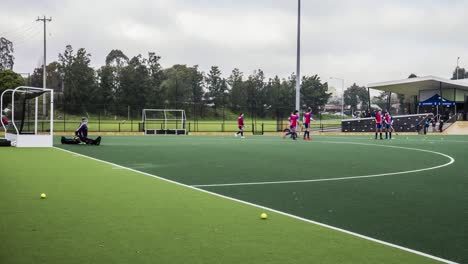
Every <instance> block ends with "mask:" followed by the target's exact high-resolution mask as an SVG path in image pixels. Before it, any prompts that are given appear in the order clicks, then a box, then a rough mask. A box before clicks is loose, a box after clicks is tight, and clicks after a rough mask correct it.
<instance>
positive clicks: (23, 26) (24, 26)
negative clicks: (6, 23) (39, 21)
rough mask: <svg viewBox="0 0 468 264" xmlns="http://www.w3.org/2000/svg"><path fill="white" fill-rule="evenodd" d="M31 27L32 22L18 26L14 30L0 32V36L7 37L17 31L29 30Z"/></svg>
mask: <svg viewBox="0 0 468 264" xmlns="http://www.w3.org/2000/svg"><path fill="white" fill-rule="evenodd" d="M32 26H34V22H29V23H24V24H22V25H21V26H18V27H16V28H13V29H10V30H6V31H2V32H0V35H7V34H13V33H15V32H18V31H24V29H25V28H29V27H32Z"/></svg>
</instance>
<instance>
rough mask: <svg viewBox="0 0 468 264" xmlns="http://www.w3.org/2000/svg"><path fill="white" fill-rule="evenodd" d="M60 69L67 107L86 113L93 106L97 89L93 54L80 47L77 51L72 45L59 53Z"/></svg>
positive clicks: (72, 110)
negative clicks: (94, 93)
mask: <svg viewBox="0 0 468 264" xmlns="http://www.w3.org/2000/svg"><path fill="white" fill-rule="evenodd" d="M59 62H60V71H61V73H62V74H63V82H64V98H65V102H66V106H65V107H66V109H67V111H69V112H72V113H76V114H85V113H86V112H88V111H93V110H96V109H94V108H93V106H94V105H93V103H94V102H93V99H94V96H93V92H94V91H95V90H96V73H95V71H94V69H93V68H91V66H90V64H91V54H89V53H87V52H86V50H85V49H83V48H80V49H78V51H77V52H76V53H75V52H74V50H73V47H72V46H71V45H68V46H66V48H65V51H64V53H61V54H59Z"/></svg>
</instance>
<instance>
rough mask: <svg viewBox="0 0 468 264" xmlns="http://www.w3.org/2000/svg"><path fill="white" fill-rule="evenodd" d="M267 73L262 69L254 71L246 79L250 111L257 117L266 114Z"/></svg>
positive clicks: (247, 100)
mask: <svg viewBox="0 0 468 264" xmlns="http://www.w3.org/2000/svg"><path fill="white" fill-rule="evenodd" d="M264 88H265V74H264V73H263V71H262V70H261V69H259V70H256V71H254V73H253V74H251V75H249V77H248V78H247V80H246V81H245V89H246V95H247V98H246V102H247V107H248V112H249V113H250V115H251V116H252V117H253V118H255V117H257V116H260V117H262V116H264V110H265V104H264V103H265V94H264V92H265V90H264Z"/></svg>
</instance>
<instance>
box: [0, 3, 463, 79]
mask: <svg viewBox="0 0 468 264" xmlns="http://www.w3.org/2000/svg"><path fill="white" fill-rule="evenodd" d="M302 5H303V12H302V15H303V17H302V18H303V21H302V22H303V24H302V36H303V38H302V74H303V75H312V74H318V75H319V76H320V77H321V78H322V79H324V80H326V81H328V79H329V78H330V77H331V76H335V77H340V78H344V79H345V80H346V86H349V85H351V84H352V83H353V82H356V83H358V84H359V85H367V84H368V83H372V82H380V81H388V80H395V79H403V78H406V77H408V75H409V74H410V73H416V74H417V75H419V76H423V75H436V76H441V77H447V78H449V77H450V74H451V72H452V71H453V70H454V68H455V66H456V62H457V57H458V56H460V57H461V59H460V66H461V67H468V16H467V15H466V10H468V0H432V1H429V0H427V1H425V0H412V1H407V0H401V1H400V0H380V1H374V0H356V1H354V0H353V1H352V0H349V1H348V0H340V1H338V0H327V1H324V0H321V1H316V0H306V1H303V4H302ZM1 6H2V8H1V9H0V36H5V37H6V38H8V39H10V40H11V41H13V42H14V44H15V53H14V55H15V57H16V60H15V67H14V70H15V71H17V72H32V71H33V69H34V67H37V66H39V65H41V63H42V24H41V23H39V22H35V19H36V18H37V16H38V15H46V16H47V17H49V16H51V17H52V22H51V23H48V34H47V39H48V56H47V60H48V62H50V61H52V60H57V57H58V54H59V53H60V52H63V50H64V48H65V46H66V45H67V44H71V45H72V46H73V47H74V48H75V50H76V49H78V48H86V50H87V51H88V52H89V53H91V54H92V64H93V67H95V68H97V67H99V66H101V65H103V64H104V60H105V57H106V55H107V54H108V53H109V51H111V50H112V49H121V50H122V51H124V53H125V54H126V55H127V56H129V57H131V56H135V55H137V54H143V55H146V54H147V53H148V51H155V52H156V53H157V54H159V55H161V56H162V64H163V66H164V67H170V66H171V65H173V64H188V65H194V64H198V65H200V68H201V69H202V70H203V71H208V70H209V67H210V66H212V65H218V66H220V67H221V70H222V71H223V74H224V76H228V75H229V73H230V71H231V70H232V69H233V68H235V67H237V68H240V69H241V71H242V72H244V73H245V74H250V73H252V72H253V71H254V70H255V69H259V68H260V69H263V70H264V72H265V74H266V75H267V76H268V77H271V76H274V75H279V76H280V77H287V76H289V75H290V74H291V73H293V72H295V68H296V66H295V65H296V64H295V63H296V62H295V60H296V57H295V56H296V19H297V18H296V17H297V2H296V1H295V0H216V1H215V0H211V1H208V0H185V1H183V0H134V1H128V0H125V1H123V0H113V1H110V0H109V1H97V0H80V1H77V0H74V1H71V0H60V1H59V0H56V1H51V0H40V1H38V0H2V1H1ZM337 86H338V85H337Z"/></svg>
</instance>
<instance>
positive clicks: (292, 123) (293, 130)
mask: <svg viewBox="0 0 468 264" xmlns="http://www.w3.org/2000/svg"><path fill="white" fill-rule="evenodd" d="M298 113H299V111H298V110H295V111H294V113H293V114H292V115H291V116H290V117H289V122H290V125H289V129H290V131H289V133H287V134H285V135H284V136H283V138H285V137H286V135H288V134H291V137H292V139H293V140H296V139H297V133H296V129H297V123H298V121H299V116H298Z"/></svg>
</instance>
